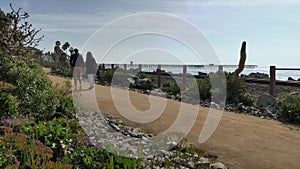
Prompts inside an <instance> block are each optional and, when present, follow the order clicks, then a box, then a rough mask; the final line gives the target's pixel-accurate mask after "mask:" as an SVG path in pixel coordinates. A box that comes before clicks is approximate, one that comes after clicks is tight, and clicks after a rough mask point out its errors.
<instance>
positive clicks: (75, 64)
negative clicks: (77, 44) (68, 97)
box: [70, 49, 97, 90]
mask: <svg viewBox="0 0 300 169" xmlns="http://www.w3.org/2000/svg"><path fill="white" fill-rule="evenodd" d="M70 65H71V67H72V71H73V79H74V85H75V90H77V81H79V90H81V89H82V87H81V72H82V68H83V67H84V60H83V57H82V55H81V54H79V52H78V49H74V53H73V54H72V55H71V57H70ZM85 67H86V74H87V76H88V81H89V85H90V87H89V89H92V88H93V87H94V74H95V73H96V71H97V63H96V61H95V58H94V57H93V54H92V53H91V52H87V54H86V63H85Z"/></svg>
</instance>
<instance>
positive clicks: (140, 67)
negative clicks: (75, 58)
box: [139, 64, 142, 72]
mask: <svg viewBox="0 0 300 169" xmlns="http://www.w3.org/2000/svg"><path fill="white" fill-rule="evenodd" d="M141 71H142V64H139V72H141Z"/></svg>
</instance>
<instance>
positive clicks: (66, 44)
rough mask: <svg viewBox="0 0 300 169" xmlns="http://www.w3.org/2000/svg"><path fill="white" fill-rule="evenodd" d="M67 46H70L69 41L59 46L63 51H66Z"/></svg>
mask: <svg viewBox="0 0 300 169" xmlns="http://www.w3.org/2000/svg"><path fill="white" fill-rule="evenodd" d="M69 47H70V43H69V42H65V43H64V44H63V46H62V47H61V48H62V49H63V50H64V51H66V50H67V49H68V48H69Z"/></svg>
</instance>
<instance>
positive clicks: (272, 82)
mask: <svg viewBox="0 0 300 169" xmlns="http://www.w3.org/2000/svg"><path fill="white" fill-rule="evenodd" d="M275 75H276V67H275V66H270V95H271V96H274V95H275V81H276V77H275Z"/></svg>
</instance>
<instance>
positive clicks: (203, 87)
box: [185, 78, 211, 100]
mask: <svg viewBox="0 0 300 169" xmlns="http://www.w3.org/2000/svg"><path fill="white" fill-rule="evenodd" d="M210 88H211V86H210V80H209V78H205V79H197V80H196V81H191V82H190V83H189V84H188V86H187V91H186V93H185V94H186V95H187V96H188V97H191V98H196V99H197V98H199V99H200V100H206V99H208V100H210V99H211V91H210ZM195 91H198V93H197V92H195Z"/></svg>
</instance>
